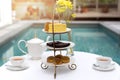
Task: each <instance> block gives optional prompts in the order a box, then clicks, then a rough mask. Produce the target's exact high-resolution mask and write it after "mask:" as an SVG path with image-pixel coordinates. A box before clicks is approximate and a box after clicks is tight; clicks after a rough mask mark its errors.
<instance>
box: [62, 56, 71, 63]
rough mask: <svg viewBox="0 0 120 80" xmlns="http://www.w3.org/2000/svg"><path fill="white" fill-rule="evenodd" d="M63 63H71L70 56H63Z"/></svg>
mask: <svg viewBox="0 0 120 80" xmlns="http://www.w3.org/2000/svg"><path fill="white" fill-rule="evenodd" d="M62 62H63V63H69V62H70V58H69V57H68V56H63V57H62Z"/></svg>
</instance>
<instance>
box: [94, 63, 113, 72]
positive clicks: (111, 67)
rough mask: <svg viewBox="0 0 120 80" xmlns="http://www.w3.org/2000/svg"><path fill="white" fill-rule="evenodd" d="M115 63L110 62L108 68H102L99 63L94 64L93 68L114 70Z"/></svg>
mask: <svg viewBox="0 0 120 80" xmlns="http://www.w3.org/2000/svg"><path fill="white" fill-rule="evenodd" d="M114 65H115V64H110V66H108V67H107V68H101V67H99V65H98V64H93V69H95V70H98V71H112V70H114V69H115V66H114Z"/></svg>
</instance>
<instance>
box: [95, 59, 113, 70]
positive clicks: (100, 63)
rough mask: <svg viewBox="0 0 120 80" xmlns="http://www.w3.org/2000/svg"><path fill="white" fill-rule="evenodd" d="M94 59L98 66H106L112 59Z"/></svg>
mask: <svg viewBox="0 0 120 80" xmlns="http://www.w3.org/2000/svg"><path fill="white" fill-rule="evenodd" d="M96 61H97V64H98V65H99V67H100V68H108V67H109V66H110V65H111V61H112V59H111V58H110V57H97V58H96Z"/></svg>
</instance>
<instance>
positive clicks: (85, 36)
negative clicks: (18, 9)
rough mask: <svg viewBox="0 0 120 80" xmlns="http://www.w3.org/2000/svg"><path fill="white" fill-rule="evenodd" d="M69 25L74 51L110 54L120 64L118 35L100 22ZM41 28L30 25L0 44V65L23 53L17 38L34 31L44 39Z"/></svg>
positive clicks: (65, 36)
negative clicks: (18, 45)
mask: <svg viewBox="0 0 120 80" xmlns="http://www.w3.org/2000/svg"><path fill="white" fill-rule="evenodd" d="M69 27H70V28H71V29H72V41H73V42H74V43H75V44H76V45H75V47H74V50H75V51H84V52H90V53H93V54H99V55H103V56H110V57H112V58H113V60H114V61H116V62H117V63H119V64H120V56H119V55H120V46H119V45H118V44H119V40H120V39H119V35H117V34H115V33H114V32H112V31H110V30H108V29H106V28H104V27H103V26H102V25H100V24H70V25H69ZM42 29H43V24H41V25H40V26H36V27H35V26H31V27H30V28H28V29H27V30H24V31H22V32H21V33H20V34H19V35H16V36H15V37H14V39H11V40H9V41H8V42H6V43H5V44H4V45H2V46H1V47H0V65H2V64H3V63H5V62H6V61H7V60H8V59H9V57H11V56H13V55H15V56H16V55H24V54H23V53H22V52H21V51H20V50H19V49H18V47H17V43H18V41H19V40H21V39H24V40H30V39H32V38H33V37H34V33H35V32H36V33H37V36H38V37H39V38H40V39H43V40H46V37H47V36H48V35H47V34H46V33H44V32H42ZM55 38H56V39H58V38H59V36H57V35H55ZM62 40H67V34H62ZM25 50H26V49H25Z"/></svg>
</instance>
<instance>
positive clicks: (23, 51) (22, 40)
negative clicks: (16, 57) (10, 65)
mask: <svg viewBox="0 0 120 80" xmlns="http://www.w3.org/2000/svg"><path fill="white" fill-rule="evenodd" d="M21 42H24V43H25V47H26V41H25V40H20V41H19V42H18V48H19V50H20V51H22V52H23V53H24V54H27V52H26V51H24V50H23V49H22V48H21V47H20V44H21Z"/></svg>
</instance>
